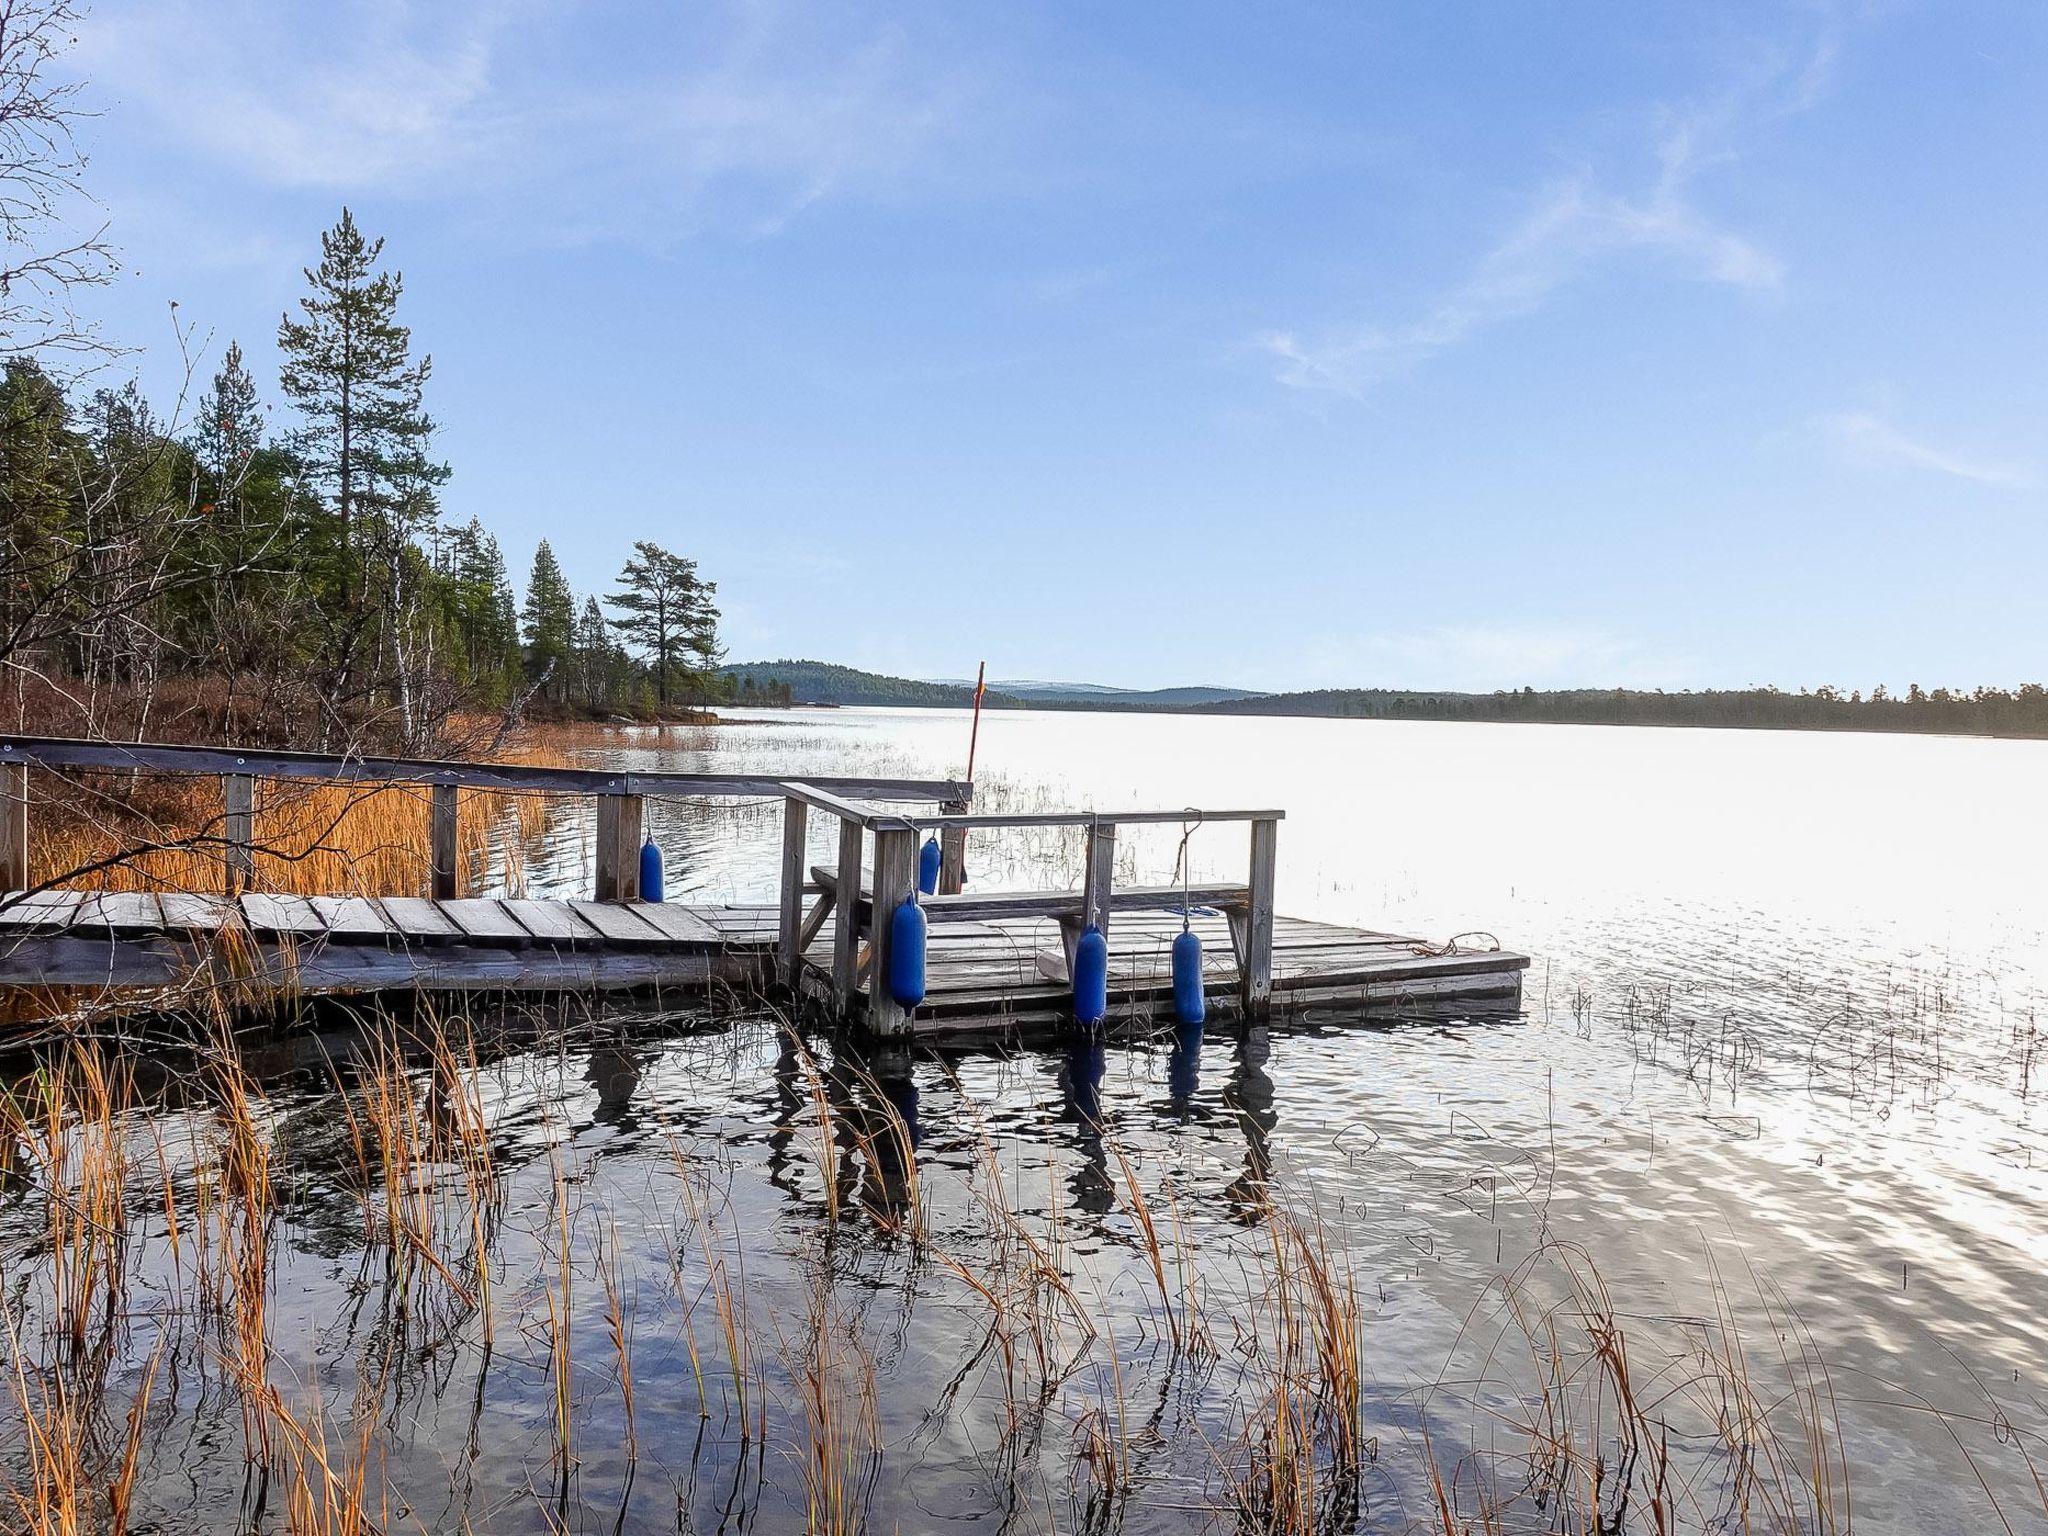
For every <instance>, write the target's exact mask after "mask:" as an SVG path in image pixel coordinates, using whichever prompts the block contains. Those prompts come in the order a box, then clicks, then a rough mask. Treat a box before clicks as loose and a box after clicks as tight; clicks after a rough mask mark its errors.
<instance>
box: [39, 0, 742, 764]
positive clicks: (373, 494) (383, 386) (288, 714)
mask: <svg viewBox="0 0 2048 1536" xmlns="http://www.w3.org/2000/svg"><path fill="white" fill-rule="evenodd" d="M75 20H76V12H75V11H74V10H73V9H72V8H71V7H69V6H68V5H65V4H62V3H55V0H51V3H42V4H33V5H29V6H26V7H22V8H20V9H18V10H10V11H9V13H8V21H7V24H6V27H5V28H4V29H0V720H4V722H5V726H6V728H7V729H10V730H13V731H17V732H24V733H39V734H51V735H93V736H110V737H114V736H118V737H129V738H139V737H145V736H152V735H154V736H158V737H178V738H186V739H234V740H237V741H248V742H252V743H263V744H271V745H290V746H306V747H318V748H325V749H330V750H333V749H343V748H362V747H376V748H381V749H398V750H403V751H407V752H413V753H425V754H432V753H436V752H441V751H446V750H451V749H453V748H455V747H458V746H475V745H476V744H477V742H478V740H479V739H480V738H482V739H485V740H490V739H502V738H503V737H504V735H505V733H506V731H507V730H508V729H510V728H511V727H512V726H515V725H517V724H518V723H519V722H520V721H521V720H524V719H527V718H532V717H542V718H550V719H564V718H597V719H607V718H622V717H623V718H630V719H664V718H681V717H684V716H685V715H687V714H689V713H690V712H691V711H692V710H693V709H694V708H695V707H696V706H701V705H704V704H713V703H717V702H720V701H721V700H722V699H723V698H724V697H726V695H727V694H728V692H729V691H730V689H729V687H728V685H727V684H726V683H725V682H724V680H723V679H722V678H721V676H720V674H719V672H718V662H719V661H720V659H721V654H722V652H721V648H720V644H719V636H718V620H719V612H718V607H717V603H716V600H715V595H716V586H715V584H714V583H713V582H711V581H710V580H708V579H706V578H705V577H704V576H702V575H701V574H700V573H699V571H698V568H697V564H696V562H695V561H694V560H692V559H690V558H689V557H687V556H686V555H683V554H680V553H677V552H676V551H674V550H671V549H668V548H664V547H663V546H661V545H658V544H655V543H651V542H640V543H636V544H635V545H634V546H633V548H632V549H631V550H630V551H622V552H621V553H622V559H621V564H620V567H619V572H618V576H617V578H616V579H615V581H614V582H613V583H611V584H610V585H609V586H608V588H607V589H606V590H604V591H601V592H592V593H582V594H579V593H577V592H575V591H573V590H572V589H571V587H570V585H569V582H568V579H567V577H566V576H565V574H564V572H563V570H562V567H561V564H560V562H559V561H558V560H557V559H556V556H555V553H554V551H553V549H551V548H550V546H549V544H548V543H547V541H546V540H542V541H541V543H540V545H539V548H538V550H537V552H536V554H535V557H534V561H533V565H532V568H531V570H530V572H529V574H528V577H527V580H526V582H525V590H524V593H523V595H516V594H515V592H514V588H513V583H512V580H511V575H510V572H509V571H508V570H507V567H506V560H505V556H504V552H503V550H502V548H501V547H500V544H499V542H498V538H497V536H496V535H495V534H494V533H493V532H492V531H491V530H490V529H489V528H488V527H487V526H486V524H485V522H484V521H483V520H482V519H480V518H477V517H470V518H467V519H464V520H459V521H458V520H456V519H453V518H451V517H450V516H449V515H448V514H447V511H446V508H445V507H444V505H443V495H444V492H445V489H446V487H447V486H448V484H449V483H450V480H451V478H452V474H453V471H452V468H451V466H450V465H449V464H448V463H447V462H446V461H445V460H444V459H443V458H442V456H441V455H440V453H439V452H438V450H437V436H438V429H437V424H436V422H435V420H434V417H433V415H432V414H431V412H430V409H429V406H430V399H431V395H432V381H433V359H432V357H431V356H430V355H428V354H427V353H426V352H424V351H423V350H421V349H418V348H416V347H415V345H414V339H413V335H412V332H411V329H410V328H409V327H408V326H407V325H406V324H405V322H404V318H403V315H402V312H401V311H402V300H403V297H404V292H405V284H404V278H403V275H402V274H401V273H400V271H399V270H398V269H397V268H396V266H395V265H394V264H392V263H390V262H388V261H387V260H386V258H385V252H384V242H383V241H382V240H381V239H378V238H375V237H374V236H372V235H371V234H369V233H366V232H365V231H364V229H363V228H362V227H361V226H359V225H358V223H357V221H356V219H355V216H354V214H353V213H352V212H351V211H350V210H349V209H348V208H346V207H344V208H343V209H342V210H341V213H340V217H339V218H338V220H337V221H336V222H335V223H334V225H333V226H332V227H331V228H329V229H327V230H326V231H324V232H323V233H321V234H320V236H319V239H318V247H317V252H315V251H314V250H313V249H312V247H313V241H312V240H311V238H310V232H309V239H308V248H309V254H311V255H314V257H315V259H314V260H313V262H312V264H311V265H309V266H307V267H306V268H305V269H304V274H305V287H304V289H303V291H302V294H301V296H300V297H299V298H298V300H297V301H296V303H295V304H293V305H292V307H291V309H290V310H289V311H288V312H287V313H285V314H284V315H282V316H280V317H279V320H278V323H277V330H276V349H277V357H278V364H279V366H278V371H277V375H276V377H275V378H274V379H259V378H258V376H257V374H256V371H255V370H254V369H253V368H252V367H251V366H250V363H249V360H248V354H247V353H245V351H244V349H243V347H242V345H241V344H240V342H239V341H237V340H234V339H227V340H226V341H225V345H224V346H222V347H220V348H219V349H218V351H215V350H214V348H213V347H212V345H211V338H212V336H213V328H212V325H211V322H210V320H209V319H208V317H205V316H193V315H190V314H184V313H181V312H180V310H179V306H178V305H177V304H175V303H173V304H172V305H171V314H172V317H173V325H174V329H175V343H174V357H175V360H176V362H177V363H178V364H180V365H181V368H179V367H174V368H173V369H171V370H169V373H170V375H171V376H172V377H173V378H174V382H173V383H171V384H169V385H167V386H165V387H163V388H162V390H161V394H160V395H159V396H158V397H156V398H152V396H151V394H150V393H148V392H146V391H145V390H144V388H143V386H142V384H141V382H140V357H141V354H140V353H139V351H138V350H137V349H135V348H133V347H132V346H129V345H126V344H125V343H126V341H127V338H119V337H108V336H105V335H102V334H101V333H100V331H99V329H98V328H97V327H96V326H95V325H94V324H93V323H92V322H91V320H90V319H88V318H82V314H83V312H84V311H85V309H86V303H85V300H86V299H87V297H88V295H89V294H90V292H91V291H92V290H94V289H96V288H99V287H102V286H104V285H106V284H108V283H110V282H112V281H114V280H115V279H116V277H117V276H118V275H119V272H120V266H119V261H118V257H117V254H116V252H115V250H114V248H113V246H112V245H111V244H110V243H108V241H107V239H106V238H105V234H104V231H102V232H101V233H98V234H81V233H80V232H79V230H78V229H77V227H75V225H74V224H73V223H72V222H71V217H70V215H71V213H72V211H73V210H76V209H78V208H80V207H86V208H89V207H90V206H91V191H92V189H91V188H90V187H89V186H88V185H87V182H86V177H85V162H84V158H83V156H81V155H80V154H79V153H78V152H77V150H76V148H75V146H74V143H73V140H72V130H73V127H74V126H75V124H76V123H77V122H78V121H79V120H80V119H82V118H84V117H86V116H88V115H90V114H91V112H92V111H93V110H94V109H93V105H92V104H91V103H90V102H88V101H87V100H85V99H84V98H83V97H82V96H81V95H80V92H81V90H82V86H81V85H80V83H78V82H76V81H67V80H62V79H59V78H57V76H56V75H55V73H54V72H53V71H54V67H55V66H56V63H57V61H58V60H59V59H60V58H61V57H62V56H63V55H64V54H65V53H66V52H67V51H68V50H69V49H70V48H71V47H72V45H73V44H74V42H75V37H74V35H73V24H74V22H75ZM165 375H166V370H165V369H164V367H163V366H162V361H161V359H159V360H158V361H157V366H156V367H155V369H154V376H156V377H159V378H162V377H164V376H165ZM748 696H749V698H750V701H751V700H752V699H753V694H752V692H751V691H749V694H748ZM779 697H781V696H780V695H778V694H775V693H773V692H772V691H771V692H770V693H769V694H767V695H766V696H764V697H763V698H761V699H760V701H761V702H774V701H775V700H776V699H777V698H779Z"/></svg>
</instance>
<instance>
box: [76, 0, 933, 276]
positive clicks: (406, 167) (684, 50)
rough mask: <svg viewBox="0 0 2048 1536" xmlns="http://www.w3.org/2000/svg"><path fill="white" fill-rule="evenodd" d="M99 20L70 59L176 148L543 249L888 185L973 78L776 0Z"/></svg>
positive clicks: (770, 223)
mask: <svg viewBox="0 0 2048 1536" xmlns="http://www.w3.org/2000/svg"><path fill="white" fill-rule="evenodd" d="M222 11H226V12H227V13H228V14H226V15H223V14H221V13H222ZM94 20H95V25H94V26H93V27H92V28H91V29H90V30H88V32H87V33H86V35H85V37H84V39H83V41H82V44H81V48H80V54H79V62H80V64H81V65H82V67H83V68H84V69H85V70H86V71H87V72H89V73H90V74H91V75H92V76H93V77H94V79H95V83H96V86H97V87H98V88H99V89H100V90H102V91H104V92H105V93H106V94H107V95H109V96H110V97H112V98H113V99H114V100H115V101H117V102H118V103H119V104H120V105H121V106H123V107H124V108H128V109H140V110H141V111H143V112H145V113H147V114H148V115H149V116H150V117H151V118H152V119H153V120H154V122H155V123H156V125H157V126H158V128H159V130H160V134H161V136H162V139H163V141H164V142H165V143H167V144H171V145H176V146H179V147H180V148H182V149H183V150H184V151H186V152H188V153H191V154H195V155H197V156H199V157H201V158H203V159H205V160H208V161H211V162H212V163H214V164H215V165H217V166H219V167H221V168H222V169H223V170H225V171H228V172H231V173H233V174H236V175H238V176H243V177H247V178H250V179H252V180H254V181H256V182H257V183H259V184H261V185H265V186H269V187H272V188H275V189H279V190H282V191H294V190H319V191H329V192H333V193H336V194H338V195H341V196H359V195H369V194H382V195H390V196H398V197H407V196H411V197H419V198H423V199H425V198H431V199H434V200H436V201H437V202H440V203H443V204H449V205H456V206H460V205H463V204H468V205H470V206H473V207H475V206H491V207H494V208H497V209H499V210H501V211H502V212H503V213H504V214H505V215H507V222H510V221H511V219H512V218H517V219H519V220H522V221H525V222H526V223H528V225H529V227H530V229H531V231H532V233H533V234H534V235H535V236H536V237H538V238H541V239H553V240H562V239H568V240H576V239H584V238H596V237H603V236H609V235H615V234H618V233H621V232H622V231H628V230H630V231H632V232H634V233H640V234H645V233H649V232H654V233H656V234H659V233H662V232H667V233H675V232H679V231H686V230H688V229H690V228H693V227H698V226H703V225H712V224H715V225H718V226H720V227H722V228H726V229H729V230H731V231H734V232H737V233H739V234H742V235H761V234H769V233H773V232H775V231H776V230H778V229H780V228H782V227H784V226H785V225H786V224H787V223H788V222H789V221H790V220H791V219H793V218H795V217H797V216H798V215H800V214H801V213H802V212H803V210H805V209H806V208H808V207H810V206H812V205H813V204H815V203H816V202H818V201H819V200H820V199H822V198H825V197H828V196H832V195H834V194H849V195H860V194H881V193H885V192H886V191H887V190H888V188H889V187H890V186H892V185H893V184H894V183H895V182H896V181H898V180H899V179H900V178H902V177H904V176H906V175H908V174H910V173H911V172H912V171H913V170H914V168H915V167H916V165H917V163H918V160H919V157H920V155H921V154H922V153H923V152H924V151H925V150H926V149H927V148H928V147H929V146H931V145H932V144H933V143H934V142H935V141H936V140H937V139H938V138H939V137H940V136H941V135H942V133H943V131H944V129H945V127H946V125H947V123H948V122H949V120H950V119H951V118H952V116H953V115H954V114H955V113H956V112H957V110H958V109H959V107H960V105H961V102H962V99H963V96H964V94H965V92H966V89H967V88H966V86H965V84H964V82H963V80H962V78H961V77H960V76H959V75H958V74H957V73H956V72H954V71H952V70H951V69H950V68H949V67H947V66H945V65H943V64H941V63H939V62H936V61H934V60H932V59H929V58H926V57H924V56H922V55H921V54H920V53H919V52H918V50H917V49H915V48H913V47H912V46H911V43H910V40H909V39H908V38H907V37H906V36H905V35H904V34H903V33H901V32H900V31H898V30H895V29H892V28H890V27H887V26H884V25H881V24H877V23H868V22H866V21H864V20H863V19H862V18H860V17H857V16H849V17H845V18H842V19H841V20H839V21H838V22H836V23H834V22H829V21H821V20H818V19H816V18H814V17H811V16H809V15H807V14H806V13H799V12H797V11H794V10H791V9H790V8H788V7H786V6H783V5H779V4H774V3H733V4H727V5H712V6H706V7H700V8H693V9H692V10H690V11H688V12H681V11H677V12H673V13H666V15H664V14H663V13H650V14H649V15H648V16H645V17H623V18H622V17H620V16H616V15H613V16H609V17H607V16H605V15H604V14H603V13H601V12H598V11H594V10H592V11H581V10H579V11H576V12H573V13H572V12H557V11H553V10H549V9H546V8H543V7H541V6H538V5H536V4H533V3H531V0H447V3H439V0H437V3H433V4H424V3H411V0H342V3H338V4H336V5H334V6H332V7H331V8H324V9H322V10H320V11H318V12H305V11H298V12H291V13H289V14H288V13H286V12H283V11H280V10H278V9H277V8H274V7H271V6H268V5H264V4H258V3H254V0H207V3H206V4H205V5H203V6H202V5H201V4H199V3H198V0H153V3H150V4H147V5H144V4H127V5H123V4H120V3H118V0H116V3H109V4H106V5H103V6H102V7H100V8H99V12H98V14H97V15H96V17H95V18H94ZM605 27H609V28H610V29H611V34H612V35H607V34H606V33H605V32H603V31H602V30H601V29H602V28H605ZM635 43H637V44H638V47H637V49H636V48H635V47H634V46H631V45H633V44H635Z"/></svg>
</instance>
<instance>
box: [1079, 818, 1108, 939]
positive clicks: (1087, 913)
mask: <svg viewBox="0 0 2048 1536" xmlns="http://www.w3.org/2000/svg"><path fill="white" fill-rule="evenodd" d="M1115 874H1116V823H1115V822H1113V821H1103V822H1096V823H1095V824H1094V825H1092V826H1090V827H1089V828H1088V858H1087V864H1086V867H1085V872H1084V873H1083V875H1082V883H1081V926H1082V927H1084V928H1085V927H1087V926H1088V924H1090V923H1093V924H1094V925H1095V926H1096V927H1098V928H1100V929H1101V930H1102V936H1103V937H1104V938H1108V937H1109V889H1110V884H1111V881H1112V880H1113V879H1114V877H1115Z"/></svg>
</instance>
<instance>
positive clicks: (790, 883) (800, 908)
mask: <svg viewBox="0 0 2048 1536" xmlns="http://www.w3.org/2000/svg"><path fill="white" fill-rule="evenodd" d="M810 831H811V808H810V807H809V806H808V805H806V804H804V802H803V801H801V800H799V799H797V798H796V797H795V796H794V795H789V796H785V797H784V799H783V802H782V893H781V894H782V912H781V925H780V928H779V931H778V936H779V942H778V943H777V945H776V950H775V955H776V968H775V969H776V980H778V981H779V982H781V983H782V985H783V986H785V987H788V988H789V989H790V990H791V991H795V990H796V986H797V983H798V982H799V981H801V980H802V979H803V965H804V941H803V932H804V845H805V844H806V843H807V842H808V841H809V839H810Z"/></svg>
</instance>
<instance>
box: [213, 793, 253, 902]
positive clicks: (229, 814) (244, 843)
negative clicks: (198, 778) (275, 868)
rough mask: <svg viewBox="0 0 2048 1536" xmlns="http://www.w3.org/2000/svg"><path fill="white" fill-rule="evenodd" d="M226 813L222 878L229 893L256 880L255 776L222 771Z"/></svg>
mask: <svg viewBox="0 0 2048 1536" xmlns="http://www.w3.org/2000/svg"><path fill="white" fill-rule="evenodd" d="M220 790H221V800H222V802H223V805H224V808H225V811H226V815H225V817H224V819H223V822H222V827H221V835H222V838H223V840H224V841H225V843H226V845H227V846H226V848H225V850H224V855H223V862H224V863H225V865H226V869H225V872H224V876H223V881H224V884H225V886H226V889H227V893H228V894H229V895H230V896H234V895H238V894H239V893H241V892H243V891H246V890H248V889H250V888H251V887H252V886H254V885H255V884H256V776H255V775H254V774H248V773H225V774H222V775H221V780H220Z"/></svg>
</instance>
